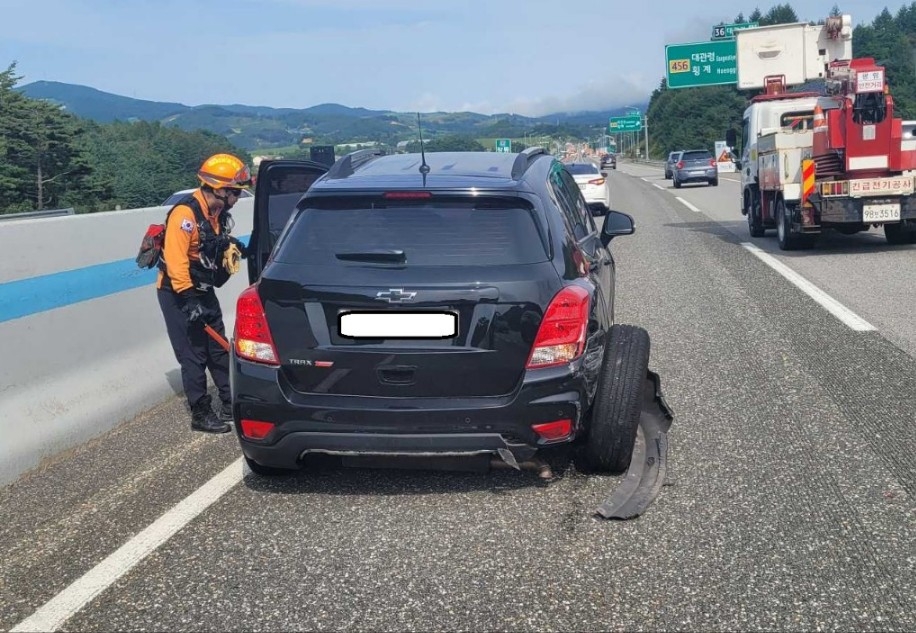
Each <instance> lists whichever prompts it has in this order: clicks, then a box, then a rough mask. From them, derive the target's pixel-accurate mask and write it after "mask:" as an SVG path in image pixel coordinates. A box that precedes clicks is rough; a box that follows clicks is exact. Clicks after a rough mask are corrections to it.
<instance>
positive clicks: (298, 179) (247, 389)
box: [231, 148, 660, 475]
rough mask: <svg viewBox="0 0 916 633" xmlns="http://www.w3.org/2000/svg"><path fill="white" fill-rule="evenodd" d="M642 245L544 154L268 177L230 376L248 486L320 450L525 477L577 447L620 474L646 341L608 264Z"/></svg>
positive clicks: (622, 219) (384, 160) (284, 168)
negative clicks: (622, 310) (617, 303)
mask: <svg viewBox="0 0 916 633" xmlns="http://www.w3.org/2000/svg"><path fill="white" fill-rule="evenodd" d="M325 172H326V173H325ZM633 230H634V227H633V220H632V218H631V217H630V216H628V215H626V214H623V213H619V212H616V211H610V212H609V213H608V215H607V216H606V217H605V218H604V222H603V228H602V229H601V230H600V231H599V230H598V228H597V226H596V224H595V221H594V219H593V218H592V216H591V214H590V213H589V210H588V207H587V206H586V204H585V200H584V199H583V198H582V195H581V193H580V192H579V187H578V186H577V185H576V182H575V180H574V179H573V178H572V176H570V174H569V172H567V171H566V169H565V168H564V167H563V165H562V164H561V163H560V162H558V161H556V160H555V159H553V157H551V156H550V155H549V154H548V153H547V152H546V151H545V150H543V149H540V148H530V149H527V150H525V151H524V152H522V153H520V154H504V153H495V152H480V153H474V152H456V153H448V152H443V153H429V154H426V155H425V157H424V156H421V155H420V154H396V155H390V156H385V155H382V154H380V153H378V152H373V151H371V150H364V151H361V152H355V153H353V154H350V155H348V156H345V157H343V158H341V159H339V160H338V161H337V162H335V163H334V164H333V165H332V166H331V167H330V168H327V167H326V166H324V165H321V164H319V163H314V162H307V161H287V160H280V161H265V162H263V163H261V165H260V168H259V171H258V178H257V190H256V194H255V212H254V229H253V232H252V237H251V241H250V249H249V250H250V251H251V253H250V255H249V259H248V263H249V276H250V279H251V281H252V285H251V286H250V287H249V288H248V289H246V290H245V291H244V292H243V293H242V294H241V295H240V297H239V299H238V305H237V313H236V323H235V331H234V336H233V344H232V363H231V365H232V367H231V383H232V395H233V414H234V418H235V428H236V432H237V434H238V437H239V441H240V443H241V448H242V452H243V453H244V456H245V459H246V460H247V462H248V464H249V466H250V468H251V470H253V471H254V472H255V473H257V474H262V475H272V474H279V473H282V472H286V471H288V470H289V469H296V468H297V467H298V466H299V465H300V463H301V460H302V458H303V457H304V456H305V455H306V454H308V453H310V452H319V453H330V454H337V455H345V456H347V455H350V456H352V455H365V454H369V455H376V456H377V455H388V456H418V455H422V456H445V455H448V456H452V457H454V456H465V455H467V456H474V455H477V456H481V455H485V456H487V459H493V458H495V457H496V456H499V457H501V458H502V459H503V460H505V461H506V462H507V463H509V464H510V465H515V466H517V463H519V462H522V461H523V460H526V459H529V458H531V457H533V456H534V454H535V452H536V451H537V450H538V449H540V448H544V447H549V446H554V445H558V444H564V443H569V442H572V441H574V440H576V439H579V440H582V441H583V442H584V453H585V456H586V457H587V459H588V461H589V463H590V464H591V466H593V467H594V468H596V469H600V470H609V471H622V470H625V469H626V468H627V466H628V464H629V462H630V459H631V456H632V453H633V446H634V441H635V437H636V431H637V423H638V421H639V412H640V406H641V405H642V401H643V398H644V392H643V381H644V380H645V378H646V372H647V369H648V357H649V338H648V334H646V332H645V330H642V329H639V328H634V327H632V326H621V325H614V275H615V266H614V259H613V257H612V256H611V253H610V252H609V250H608V248H607V247H608V243H609V242H610V241H611V239H612V238H614V237H615V236H619V235H628V234H631V233H633ZM650 373H651V372H650ZM659 394H660V392H659ZM513 462H515V463H513Z"/></svg>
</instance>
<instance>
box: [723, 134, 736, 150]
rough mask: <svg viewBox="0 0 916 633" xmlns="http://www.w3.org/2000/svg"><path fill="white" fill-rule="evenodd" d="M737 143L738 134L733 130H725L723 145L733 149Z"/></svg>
mask: <svg viewBox="0 0 916 633" xmlns="http://www.w3.org/2000/svg"><path fill="white" fill-rule="evenodd" d="M737 142H738V134H737V133H736V132H735V131H734V130H727V131H726V132H725V143H726V145H728V146H729V147H734V146H735V144H736V143H737Z"/></svg>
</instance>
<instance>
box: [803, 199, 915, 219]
mask: <svg viewBox="0 0 916 633" xmlns="http://www.w3.org/2000/svg"><path fill="white" fill-rule="evenodd" d="M811 201H812V203H813V204H814V206H815V209H817V210H818V211H819V216H820V217H819V221H820V224H821V225H825V226H830V225H831V224H863V223H864V222H863V220H862V218H863V210H864V206H865V204H881V203H899V204H900V219H901V220H903V221H909V222H911V223H916V196H902V197H894V196H891V197H888V198H821V197H819V196H812V198H811ZM893 222H896V220H893ZM869 224H872V222H869ZM877 224H883V222H877Z"/></svg>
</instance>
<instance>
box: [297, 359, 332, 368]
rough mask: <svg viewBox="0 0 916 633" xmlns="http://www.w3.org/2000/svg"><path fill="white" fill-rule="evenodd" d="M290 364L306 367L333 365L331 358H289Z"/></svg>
mask: <svg viewBox="0 0 916 633" xmlns="http://www.w3.org/2000/svg"><path fill="white" fill-rule="evenodd" d="M289 363H290V365H305V366H306V367H333V366H334V361H332V360H303V359H301V358H290V359H289Z"/></svg>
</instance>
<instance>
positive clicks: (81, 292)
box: [0, 235, 249, 323]
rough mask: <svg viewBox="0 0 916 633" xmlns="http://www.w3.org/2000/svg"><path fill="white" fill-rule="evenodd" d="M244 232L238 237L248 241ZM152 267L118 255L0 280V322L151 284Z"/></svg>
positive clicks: (153, 270) (153, 274) (154, 272)
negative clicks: (115, 258)
mask: <svg viewBox="0 0 916 633" xmlns="http://www.w3.org/2000/svg"><path fill="white" fill-rule="evenodd" d="M248 237H249V236H248V235H242V236H239V240H240V241H242V242H244V243H246V244H247V242H248ZM156 272H157V271H156V269H155V268H154V269H152V270H149V269H141V268H137V263H136V262H135V261H134V260H133V259H121V260H118V261H114V262H107V263H105V264H96V265H94V266H86V267H84V268H76V269H74V270H66V271H63V272H59V273H51V274H50V275H41V276H39V277H29V278H28V279H18V280H16V281H8V282H6V283H2V284H0V323H3V322H4V321H11V320H12V319H19V318H22V317H26V316H30V315H33V314H37V313H39V312H45V311H47V310H54V309H55V308H62V307H64V306H68V305H72V304H74V303H79V302H81V301H89V300H90V299H98V298H99V297H105V296H107V295H111V294H115V293H118V292H124V291H125V290H133V289H134V288H140V287H141V286H146V285H149V284H153V283H155V281H156Z"/></svg>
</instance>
